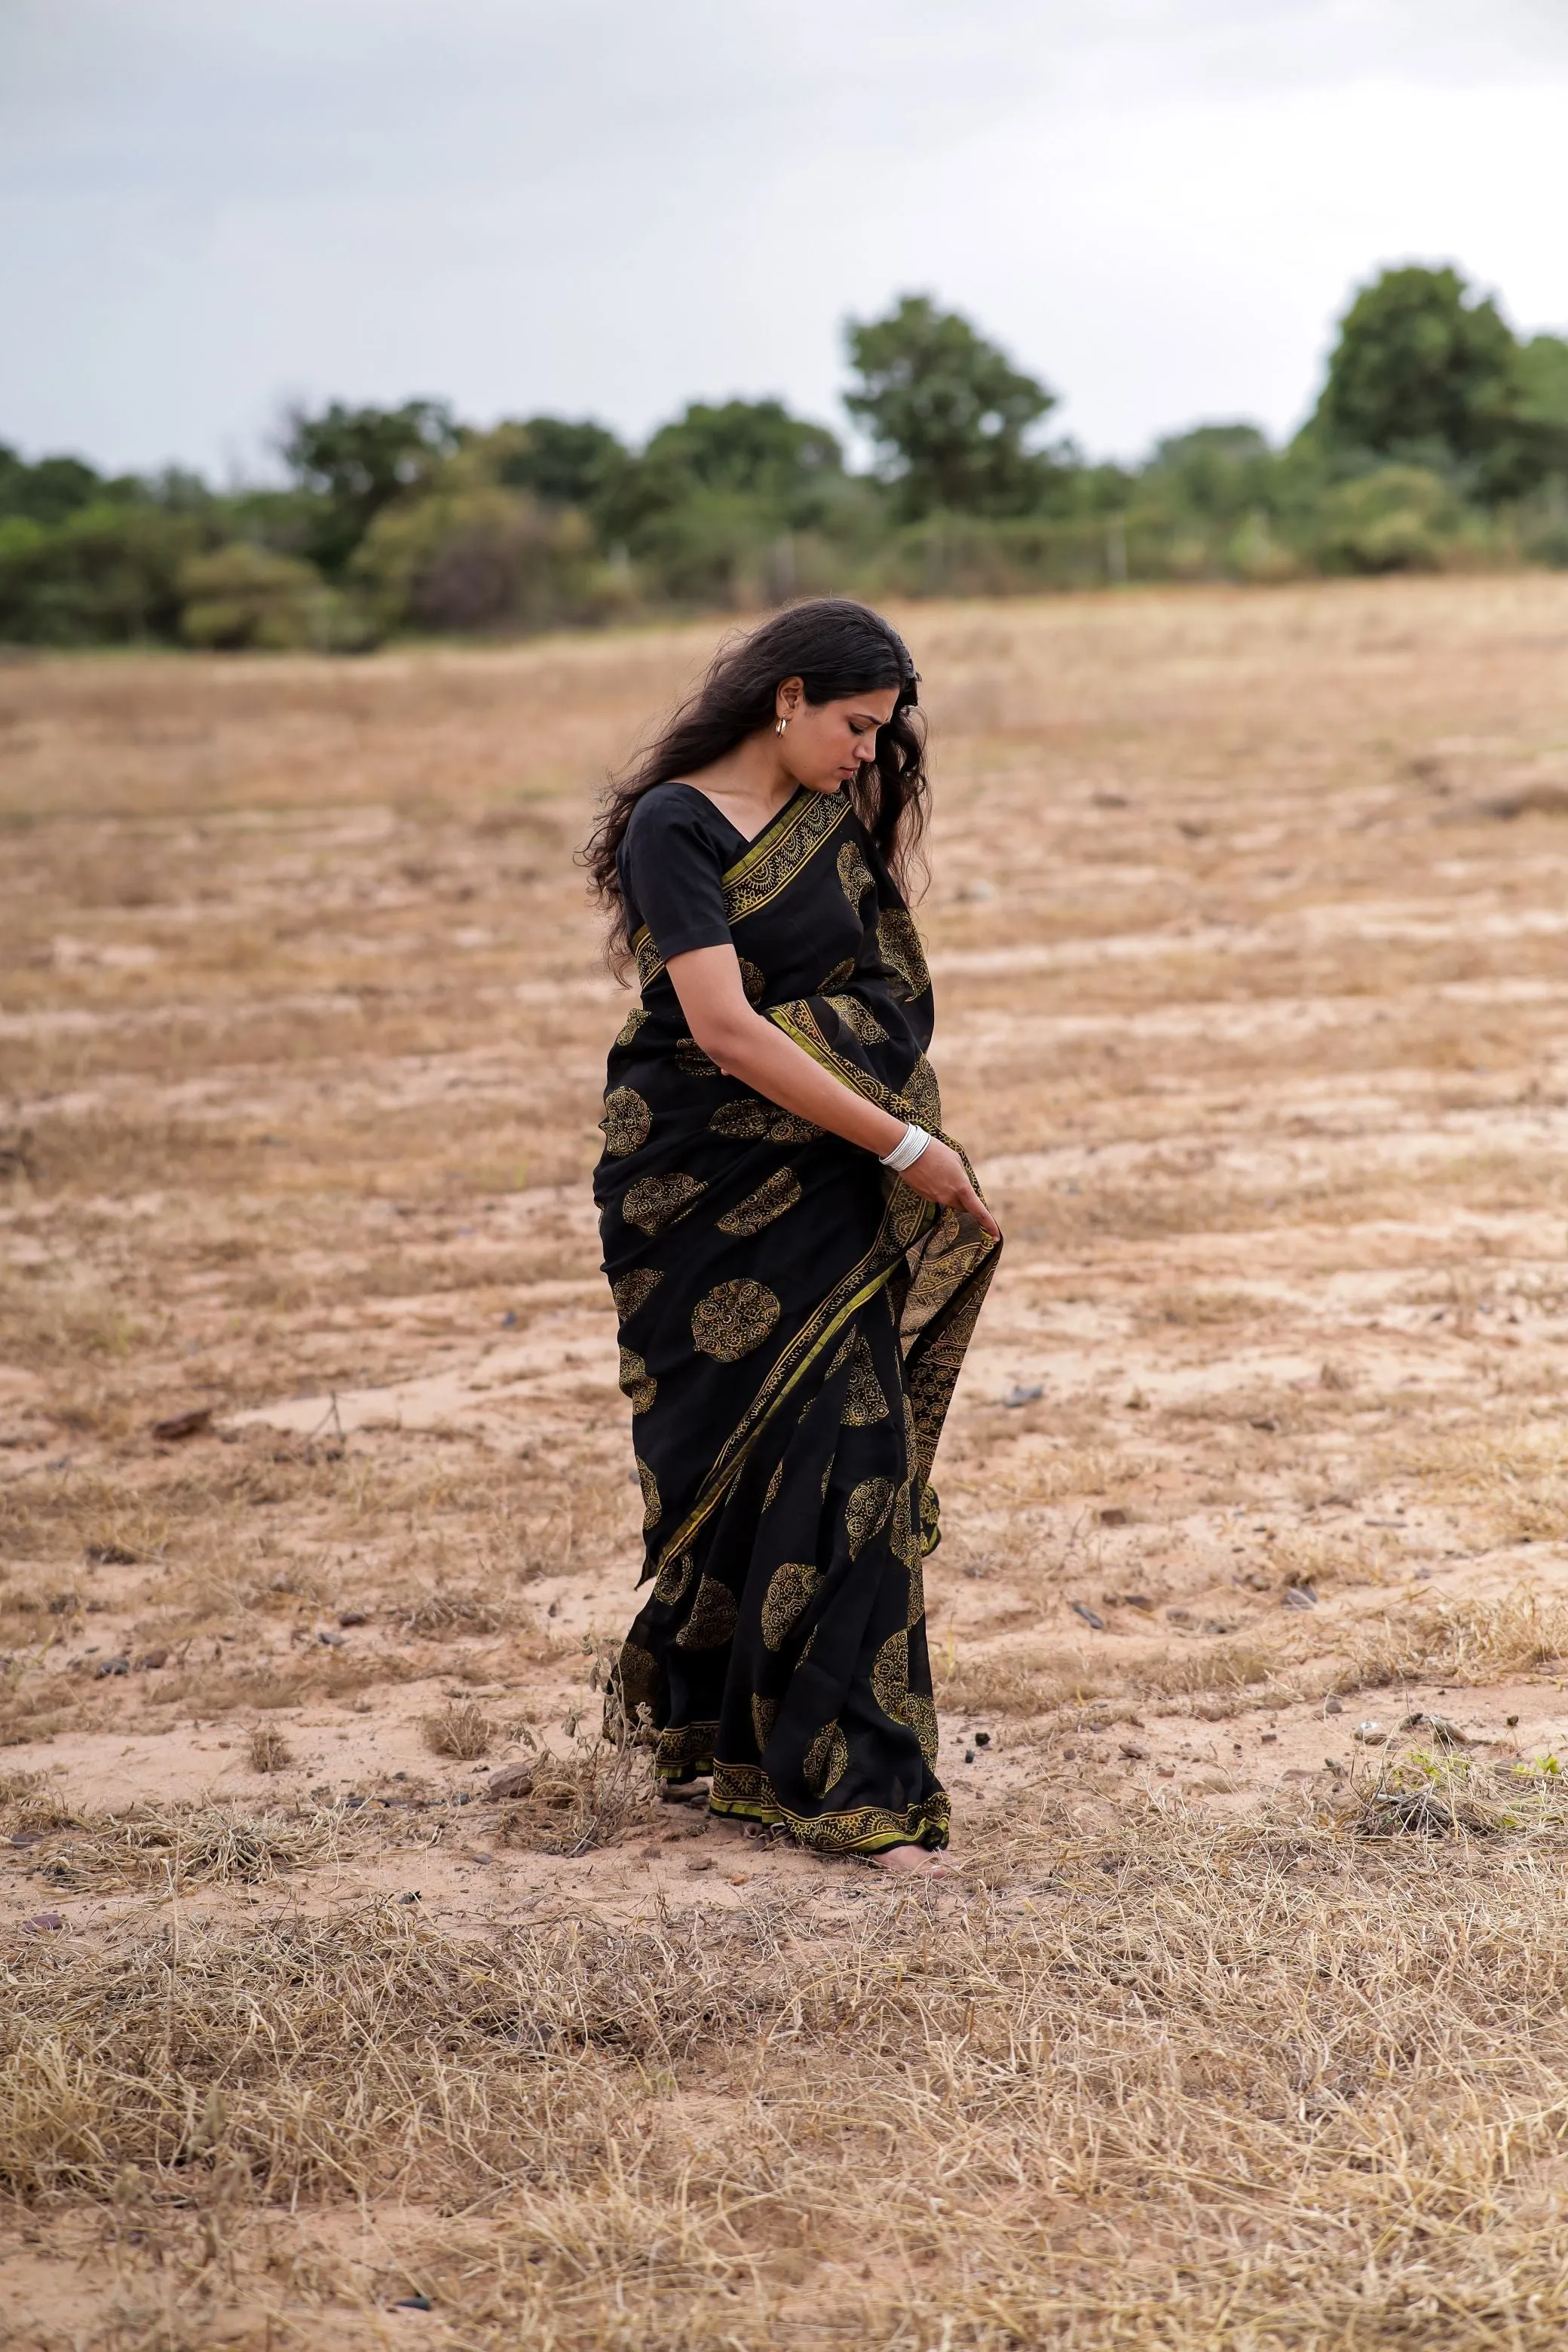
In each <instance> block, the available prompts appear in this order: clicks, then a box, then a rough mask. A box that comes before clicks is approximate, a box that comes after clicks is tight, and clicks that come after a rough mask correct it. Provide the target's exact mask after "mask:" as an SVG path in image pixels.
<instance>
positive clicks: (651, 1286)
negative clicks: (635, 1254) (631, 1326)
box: [610, 1265, 664, 1323]
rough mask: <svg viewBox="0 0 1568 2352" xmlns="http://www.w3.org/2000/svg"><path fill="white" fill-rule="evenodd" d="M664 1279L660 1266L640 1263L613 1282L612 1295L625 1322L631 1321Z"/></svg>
mask: <svg viewBox="0 0 1568 2352" xmlns="http://www.w3.org/2000/svg"><path fill="white" fill-rule="evenodd" d="M663 1280H664V1276H663V1275H662V1274H661V1273H660V1272H659V1269H658V1266H656V1265H638V1266H634V1267H633V1268H632V1271H631V1272H630V1274H623V1275H622V1276H621V1278H620V1280H619V1281H618V1282H613V1283H611V1285H610V1297H612V1298H613V1299H614V1300H615V1302H616V1314H617V1315H618V1316H619V1317H620V1318H621V1321H622V1322H623V1323H627V1322H629V1321H630V1320H631V1318H632V1317H633V1316H634V1315H635V1314H636V1313H637V1309H638V1307H646V1306H647V1303H648V1300H649V1299H650V1298H651V1297H653V1294H654V1292H655V1291H656V1290H657V1289H658V1286H659V1284H660V1283H661V1282H662V1281H663Z"/></svg>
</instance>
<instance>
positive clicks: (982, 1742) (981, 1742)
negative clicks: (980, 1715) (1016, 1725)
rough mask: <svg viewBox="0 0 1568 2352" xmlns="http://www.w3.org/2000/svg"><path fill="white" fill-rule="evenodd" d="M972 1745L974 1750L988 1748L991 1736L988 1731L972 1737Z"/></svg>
mask: <svg viewBox="0 0 1568 2352" xmlns="http://www.w3.org/2000/svg"><path fill="white" fill-rule="evenodd" d="M974 1745H975V1746H976V1748H989V1747H990V1745H991V1734H990V1733H989V1732H988V1731H977V1732H976V1733H975V1735H974Z"/></svg>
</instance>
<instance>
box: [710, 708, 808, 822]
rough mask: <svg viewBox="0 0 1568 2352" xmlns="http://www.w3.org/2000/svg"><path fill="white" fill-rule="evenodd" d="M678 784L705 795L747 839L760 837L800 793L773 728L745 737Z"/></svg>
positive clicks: (780, 741) (780, 742)
mask: <svg viewBox="0 0 1568 2352" xmlns="http://www.w3.org/2000/svg"><path fill="white" fill-rule="evenodd" d="M681 781H682V782H683V783H688V784H693V785H695V786H696V788H697V790H698V791H699V792H700V793H706V794H707V796H708V798H709V799H710V801H711V802H713V803H714V805H715V806H716V807H717V808H718V809H720V810H721V813H722V814H724V815H725V816H727V817H728V818H729V819H730V822H731V824H733V825H734V827H735V828H736V830H737V832H739V833H743V834H745V835H748V836H750V835H753V834H757V833H760V832H761V831H762V829H763V826H764V825H765V824H768V823H769V822H770V821H771V820H772V819H773V817H775V816H776V815H777V814H778V813H779V811H780V809H782V808H783V807H784V804H785V803H786V802H788V801H791V800H793V799H794V797H795V793H796V792H797V791H798V790H799V782H798V780H797V778H795V776H792V775H791V773H790V772H789V769H788V767H787V766H786V765H785V763H784V753H783V743H782V740H781V738H779V737H778V736H776V735H775V734H774V733H773V730H772V728H768V729H766V730H764V731H763V732H762V733H761V734H757V735H748V736H747V737H746V739H745V740H744V741H743V742H741V743H737V744H736V746H735V748H734V750H733V751H726V752H725V754H724V757H723V758H722V759H721V760H714V761H711V762H710V765H709V766H707V767H706V768H694V769H692V770H690V771H689V772H688V773H687V774H686V775H685V776H684V777H683V778H682V779H681Z"/></svg>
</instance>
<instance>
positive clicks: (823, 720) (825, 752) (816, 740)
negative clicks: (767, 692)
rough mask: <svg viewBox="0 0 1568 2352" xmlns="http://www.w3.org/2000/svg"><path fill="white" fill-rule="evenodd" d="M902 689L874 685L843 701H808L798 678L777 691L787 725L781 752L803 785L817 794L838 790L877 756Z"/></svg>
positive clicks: (779, 704) (798, 781) (786, 682)
mask: <svg viewBox="0 0 1568 2352" xmlns="http://www.w3.org/2000/svg"><path fill="white" fill-rule="evenodd" d="M898 701H899V695H898V688H896V687H891V686H869V687H867V688H864V689H863V690H862V691H861V692H860V693H858V694H850V695H846V696H845V697H844V698H843V699H842V700H841V701H838V702H808V701H807V700H806V698H805V688H803V687H802V685H801V681H800V680H799V678H798V677H789V678H785V680H784V684H783V685H782V686H781V687H780V688H779V691H778V715H779V717H780V718H781V719H788V721H789V724H788V726H787V727H786V728H785V729H784V733H783V735H782V736H781V737H780V738H779V751H780V753H781V755H782V757H783V760H784V765H785V767H786V768H787V769H788V771H789V772H790V774H791V775H792V776H793V777H794V778H795V782H796V783H798V784H807V785H809V786H810V788H811V790H812V791H813V792H814V793H836V792H837V790H838V787H839V785H840V784H844V783H847V782H849V779H850V778H851V777H852V776H853V775H854V773H855V771H856V769H857V768H858V767H859V766H860V765H861V763H862V762H863V761H867V760H873V759H875V758H876V756H877V730H878V728H879V727H885V726H886V725H887V723H888V721H889V719H890V718H891V717H892V715H893V712H894V711H895V709H897V708H898Z"/></svg>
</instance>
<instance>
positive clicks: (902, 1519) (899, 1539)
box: [888, 1482, 921, 1568]
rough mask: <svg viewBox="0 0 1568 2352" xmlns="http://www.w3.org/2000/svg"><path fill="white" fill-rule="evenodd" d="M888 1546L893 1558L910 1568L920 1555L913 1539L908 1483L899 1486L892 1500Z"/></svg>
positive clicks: (911, 1509) (912, 1513)
mask: <svg viewBox="0 0 1568 2352" xmlns="http://www.w3.org/2000/svg"><path fill="white" fill-rule="evenodd" d="M888 1548H889V1550H890V1551H891V1553H892V1555H893V1558H894V1559H900V1560H902V1562H903V1564H904V1566H905V1567H906V1568H912V1567H913V1566H914V1564H915V1562H916V1561H917V1560H918V1559H919V1558H920V1556H921V1548H920V1546H919V1544H918V1543H917V1542H916V1541H915V1528H914V1511H913V1507H912V1505H911V1499H910V1488H909V1486H908V1483H907V1482H906V1483H905V1485H903V1486H900V1488H899V1491H898V1494H897V1496H895V1498H894V1502H893V1521H892V1525H891V1527H890V1528H889V1530H888Z"/></svg>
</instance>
